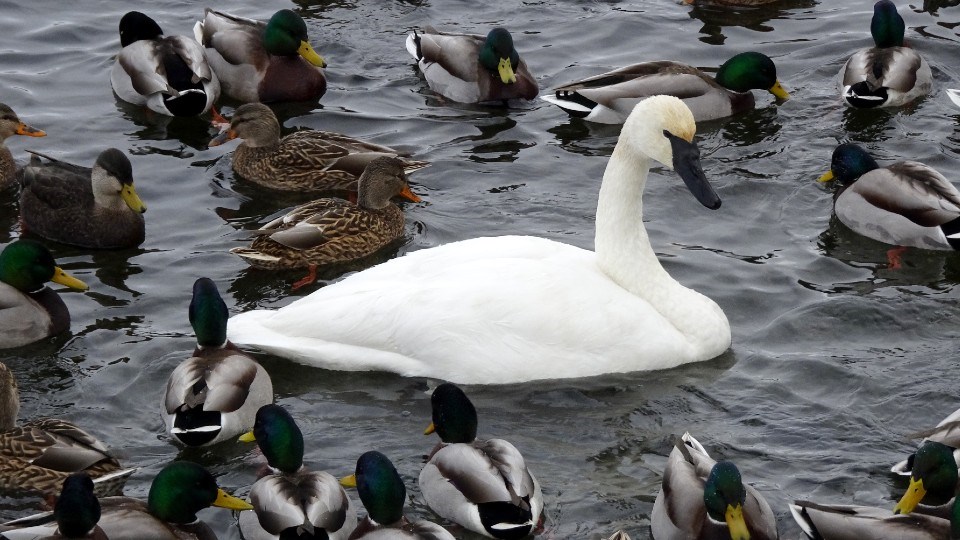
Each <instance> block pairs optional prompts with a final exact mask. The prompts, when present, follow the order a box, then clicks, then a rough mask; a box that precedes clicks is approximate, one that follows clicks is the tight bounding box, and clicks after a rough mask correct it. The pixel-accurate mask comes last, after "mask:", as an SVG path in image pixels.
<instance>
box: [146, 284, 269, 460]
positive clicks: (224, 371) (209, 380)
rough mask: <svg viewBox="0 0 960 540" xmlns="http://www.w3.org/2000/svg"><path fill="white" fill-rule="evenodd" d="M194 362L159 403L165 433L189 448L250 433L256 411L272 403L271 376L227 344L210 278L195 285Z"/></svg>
mask: <svg viewBox="0 0 960 540" xmlns="http://www.w3.org/2000/svg"><path fill="white" fill-rule="evenodd" d="M189 314H190V325H191V326H192V327H193V331H194V333H195V334H196V336H197V348H196V349H195V350H194V351H193V356H192V357H190V358H188V359H186V360H184V361H183V362H181V363H180V365H178V366H177V367H176V369H174V370H173V373H171V374H170V378H169V379H168V380H167V390H166V393H165V394H164V398H163V420H164V422H165V423H166V425H167V432H168V433H170V434H171V435H172V436H173V437H174V438H175V439H176V440H178V441H179V442H180V443H182V444H185V445H187V446H207V445H211V444H215V443H218V442H220V441H225V440H228V439H234V438H236V437H237V436H238V435H240V434H241V433H243V432H245V431H248V430H249V429H250V428H252V427H253V423H254V419H255V418H256V414H257V410H259V409H260V407H262V406H264V405H267V404H270V403H273V383H272V382H271V381H270V375H269V374H267V371H266V370H265V369H263V366H261V365H260V364H259V363H257V361H256V360H254V359H253V358H251V357H249V356H247V355H246V354H244V353H243V352H242V351H240V350H239V349H237V348H236V346H234V345H233V344H232V343H230V342H229V341H227V318H228V317H229V316H230V314H229V312H228V311H227V305H226V304H225V303H224V302H223V299H222V298H220V293H219V292H218V291H217V286H216V285H215V284H214V283H213V281H212V280H211V279H210V278H200V279H198V280H196V281H195V282H194V283H193V299H191V300H190V309H189Z"/></svg>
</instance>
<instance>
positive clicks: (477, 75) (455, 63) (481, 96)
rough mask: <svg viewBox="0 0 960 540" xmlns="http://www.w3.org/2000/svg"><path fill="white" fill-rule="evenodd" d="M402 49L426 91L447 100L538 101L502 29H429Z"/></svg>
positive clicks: (528, 75) (410, 38)
mask: <svg viewBox="0 0 960 540" xmlns="http://www.w3.org/2000/svg"><path fill="white" fill-rule="evenodd" d="M406 46H407V52H409V53H410V55H411V56H413V59H414V60H416V61H417V64H418V65H419V66H420V71H421V72H423V78H424V79H426V81H427V85H429V86H430V89H431V90H433V91H434V92H436V93H438V94H440V95H441V96H443V97H445V98H447V99H450V100H453V101H457V102H460V103H485V102H491V101H508V100H511V99H533V98H535V97H537V91H538V88H537V80H536V79H535V78H534V76H533V75H532V74H531V73H530V69H529V68H527V63H526V62H524V61H523V59H522V58H520V54H519V53H518V52H517V49H516V48H515V47H514V46H513V36H511V35H510V32H508V31H507V29H506V28H499V27H498V28H494V29H493V30H491V31H490V32H489V33H488V34H487V36H486V37H483V36H478V35H474V34H457V33H452V32H438V31H437V30H435V29H434V28H433V27H430V26H428V27H425V28H424V29H423V30H421V31H420V32H417V31H416V30H414V31H413V33H411V34H410V35H408V36H407V42H406Z"/></svg>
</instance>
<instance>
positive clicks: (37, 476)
mask: <svg viewBox="0 0 960 540" xmlns="http://www.w3.org/2000/svg"><path fill="white" fill-rule="evenodd" d="M19 413H20V391H19V390H18V389H17V380H16V379H15V378H14V376H13V372H12V371H10V368H8V367H7V366H6V365H5V364H3V363H0V489H5V490H13V491H33V492H40V493H51V494H53V493H57V492H58V491H59V489H60V487H61V486H62V485H63V481H64V480H65V479H66V478H67V477H68V476H70V474H72V473H75V472H80V471H84V472H86V473H88V474H90V475H91V476H93V477H95V478H97V484H98V486H97V490H98V492H100V493H101V494H108V493H118V492H120V490H121V489H122V488H123V484H124V483H125V482H126V480H127V477H129V476H130V475H131V474H133V473H134V472H135V470H136V469H123V468H122V467H120V463H118V462H117V460H116V459H114V458H113V457H112V456H111V455H110V454H109V452H108V451H107V447H106V446H104V444H103V443H102V442H100V441H98V440H97V439H96V438H95V437H94V436H93V435H90V434H89V433H87V432H86V431H84V430H83V429H81V428H79V427H77V426H76V425H74V424H73V423H71V422H67V421H66V420H59V419H56V418H38V419H36V420H30V421H28V422H24V423H23V424H21V425H19V426H18V425H17V415H18V414H19ZM101 477H102V479H101Z"/></svg>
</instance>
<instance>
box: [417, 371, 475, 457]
mask: <svg viewBox="0 0 960 540" xmlns="http://www.w3.org/2000/svg"><path fill="white" fill-rule="evenodd" d="M430 406H431V408H432V410H433V412H432V417H433V421H432V422H431V423H430V425H429V426H427V429H426V430H425V431H424V432H423V434H424V435H429V434H431V433H433V432H434V431H436V432H437V435H439V436H440V440H442V441H443V442H445V443H471V442H473V441H474V439H476V438H477V409H476V408H474V406H473V403H471V402H470V398H468V397H467V395H466V394H464V393H463V390H461V389H460V387H459V386H457V385H455V384H453V383H443V384H441V385H440V386H438V387H437V388H436V389H435V390H434V391H433V395H431V396H430Z"/></svg>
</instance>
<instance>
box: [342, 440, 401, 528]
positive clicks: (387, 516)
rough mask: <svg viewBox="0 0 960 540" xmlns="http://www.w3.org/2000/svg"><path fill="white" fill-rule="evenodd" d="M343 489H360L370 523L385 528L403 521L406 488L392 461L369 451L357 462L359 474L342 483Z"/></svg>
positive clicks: (358, 490)
mask: <svg viewBox="0 0 960 540" xmlns="http://www.w3.org/2000/svg"><path fill="white" fill-rule="evenodd" d="M340 484H341V485H343V486H344V487H355V488H357V494H358V495H360V501H361V502H362V503H363V506H364V508H366V509H367V514H368V515H369V516H370V519H372V520H374V521H376V522H377V523H380V524H382V525H389V524H391V523H396V522H397V521H400V519H401V518H402V517H403V503H404V501H405V500H406V498H407V488H406V487H405V486H404V485H403V479H401V478H400V474H399V473H398V472H397V469H396V468H395V467H394V466H393V463H391V462H390V459H389V458H388V457H387V456H385V455H383V454H381V453H380V452H376V451H370V452H366V453H364V454H363V455H362V456H360V458H359V459H357V469H356V472H355V473H354V474H352V475H350V476H347V477H346V478H343V479H341V480H340Z"/></svg>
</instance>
